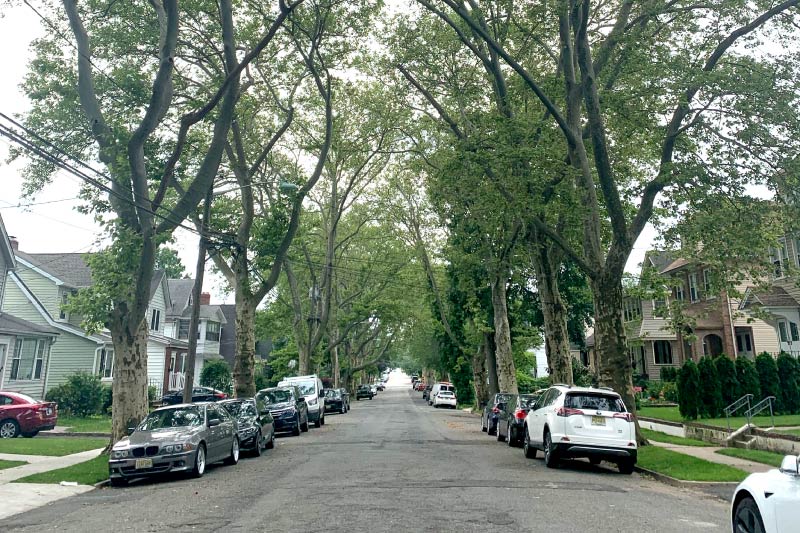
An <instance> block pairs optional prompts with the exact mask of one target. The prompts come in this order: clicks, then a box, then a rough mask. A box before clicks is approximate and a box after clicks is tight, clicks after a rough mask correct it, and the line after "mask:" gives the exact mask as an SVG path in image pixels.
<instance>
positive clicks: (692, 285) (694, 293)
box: [689, 272, 700, 302]
mask: <svg viewBox="0 0 800 533" xmlns="http://www.w3.org/2000/svg"><path fill="white" fill-rule="evenodd" d="M689 299H690V300H691V301H692V302H696V301H697V300H699V299H700V291H699V290H697V273H696V272H692V273H691V274H689Z"/></svg>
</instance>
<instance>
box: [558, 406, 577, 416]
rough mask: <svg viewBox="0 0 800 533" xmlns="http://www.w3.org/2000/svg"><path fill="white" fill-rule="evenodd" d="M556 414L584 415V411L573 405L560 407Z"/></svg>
mask: <svg viewBox="0 0 800 533" xmlns="http://www.w3.org/2000/svg"><path fill="white" fill-rule="evenodd" d="M556 415H558V416H573V415H583V411H581V410H580V409H572V408H571V407H559V408H558V409H556Z"/></svg>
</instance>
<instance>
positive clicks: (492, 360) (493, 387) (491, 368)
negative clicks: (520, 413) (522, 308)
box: [483, 332, 500, 396]
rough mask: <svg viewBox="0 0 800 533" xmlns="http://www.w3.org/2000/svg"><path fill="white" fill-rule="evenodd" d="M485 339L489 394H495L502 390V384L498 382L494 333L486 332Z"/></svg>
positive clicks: (484, 348)
mask: <svg viewBox="0 0 800 533" xmlns="http://www.w3.org/2000/svg"><path fill="white" fill-rule="evenodd" d="M483 341H484V342H483V351H484V354H485V357H484V359H486V375H487V376H488V377H489V396H494V395H495V394H497V393H498V392H500V385H499V384H498V382H497V357H496V355H497V353H496V351H495V348H494V333H491V332H489V333H484V334H483Z"/></svg>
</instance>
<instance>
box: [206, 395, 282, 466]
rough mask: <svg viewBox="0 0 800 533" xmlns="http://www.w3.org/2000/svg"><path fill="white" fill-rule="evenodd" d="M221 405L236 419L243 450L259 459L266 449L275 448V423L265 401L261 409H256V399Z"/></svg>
mask: <svg viewBox="0 0 800 533" xmlns="http://www.w3.org/2000/svg"><path fill="white" fill-rule="evenodd" d="M219 403H220V405H222V406H223V407H224V408H225V409H226V410H227V411H228V412H229V413H230V414H231V416H232V417H233V418H235V419H236V424H237V428H238V429H237V433H238V435H239V447H240V448H241V449H243V450H250V451H251V452H252V453H253V455H255V456H256V457H258V456H260V455H261V451H262V450H263V449H264V448H267V449H272V448H274V447H275V422H274V420H273V418H272V414H270V412H269V409H267V407H266V405H265V404H264V402H263V401H260V402H258V403H259V404H261V405H260V406H261V408H260V409H259V408H257V407H256V400H255V399H254V398H250V399H246V400H245V399H236V400H223V401H221V402H219Z"/></svg>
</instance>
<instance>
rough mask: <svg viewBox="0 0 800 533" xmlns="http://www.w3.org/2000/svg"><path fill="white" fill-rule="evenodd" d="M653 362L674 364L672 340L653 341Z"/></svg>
mask: <svg viewBox="0 0 800 533" xmlns="http://www.w3.org/2000/svg"><path fill="white" fill-rule="evenodd" d="M653 362H654V363H655V364H657V365H671V364H672V343H671V342H670V341H653Z"/></svg>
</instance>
